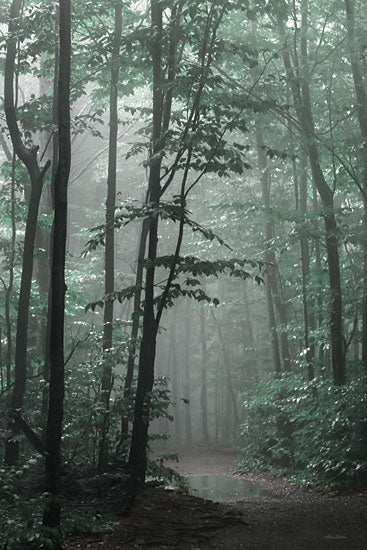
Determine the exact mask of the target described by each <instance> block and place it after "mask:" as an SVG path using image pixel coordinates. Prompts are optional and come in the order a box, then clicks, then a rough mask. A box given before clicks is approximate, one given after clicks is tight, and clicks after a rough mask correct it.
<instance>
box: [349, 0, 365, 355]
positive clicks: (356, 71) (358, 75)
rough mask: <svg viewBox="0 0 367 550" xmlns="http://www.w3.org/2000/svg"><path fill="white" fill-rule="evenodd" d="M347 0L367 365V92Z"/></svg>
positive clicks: (353, 11) (353, 15) (351, 14)
mask: <svg viewBox="0 0 367 550" xmlns="http://www.w3.org/2000/svg"><path fill="white" fill-rule="evenodd" d="M344 1H345V13H346V24H347V33H348V46H349V48H348V49H349V58H350V64H351V67H352V74H353V82H354V89H355V95H356V98H357V116H358V123H359V128H360V132H361V137H362V185H361V190H362V194H363V196H362V199H363V206H364V237H363V300H362V361H363V363H364V364H365V365H367V92H366V86H365V81H364V77H363V71H362V67H361V65H360V61H359V57H360V54H359V51H358V47H357V43H356V32H355V3H354V2H352V1H351V0H344Z"/></svg>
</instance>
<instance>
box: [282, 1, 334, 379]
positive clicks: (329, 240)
mask: <svg viewBox="0 0 367 550" xmlns="http://www.w3.org/2000/svg"><path fill="white" fill-rule="evenodd" d="M307 13H308V3H307V0H303V4H302V29H303V39H302V45H301V46H302V48H301V49H302V57H303V66H305V65H306V63H307V59H306V56H307V40H306V38H305V37H306V32H307V25H308V23H307ZM280 33H281V37H282V38H283V40H284V42H285V43H286V36H285V31H284V26H283V23H280ZM282 56H283V61H284V66H285V70H286V74H287V79H288V81H289V84H290V87H291V91H292V95H293V102H294V107H295V110H296V114H297V118H298V121H299V124H300V126H301V128H302V132H303V135H304V138H305V140H306V145H307V150H308V155H309V159H310V165H311V171H312V178H313V180H314V182H315V186H316V188H317V191H318V193H319V195H320V197H321V200H322V203H323V206H324V209H325V213H324V222H325V239H326V250H327V257H328V271H329V284H330V295H331V296H330V332H331V355H332V371H333V380H334V383H335V384H336V385H343V384H345V354H344V350H343V341H344V340H343V323H342V291H341V277H340V264H339V250H338V239H337V224H336V219H335V214H334V209H333V192H332V191H331V189H330V188H329V186H328V184H327V182H326V180H325V177H324V174H323V171H322V169H321V166H320V158H319V151H318V149H317V145H316V141H315V137H314V122H313V113H312V104H311V96H310V86H309V81H308V74H305V75H304V76H303V79H302V86H301V85H300V82H299V79H298V78H297V76H296V75H295V73H294V71H293V68H292V63H291V58H290V53H289V49H288V48H284V49H283V51H282Z"/></svg>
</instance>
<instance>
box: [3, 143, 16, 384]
mask: <svg viewBox="0 0 367 550" xmlns="http://www.w3.org/2000/svg"><path fill="white" fill-rule="evenodd" d="M15 164H16V157H15V153H14V151H13V157H12V169H11V183H10V185H11V190H10V217H11V245H10V258H9V283H8V285H7V287H6V289H5V325H6V386H7V387H9V386H10V384H11V365H12V360H13V358H12V347H13V346H12V344H13V339H12V323H11V315H10V303H11V297H12V293H13V287H14V264H15V244H16V235H17V229H16V224H15Z"/></svg>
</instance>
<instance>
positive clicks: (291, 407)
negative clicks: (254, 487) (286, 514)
mask: <svg viewBox="0 0 367 550" xmlns="http://www.w3.org/2000/svg"><path fill="white" fill-rule="evenodd" d="M241 453H242V460H241V466H242V467H244V468H252V469H253V468H257V469H267V470H271V471H273V472H275V471H277V472H278V473H283V474H288V475H289V474H291V475H294V476H296V477H297V478H298V479H302V480H305V481H308V482H312V483H315V484H320V483H321V484H329V485H344V484H354V485H367V376H366V374H357V375H355V376H354V377H353V379H352V380H351V381H350V383H349V385H347V386H342V387H336V386H334V385H332V383H331V381H330V380H325V379H321V378H315V379H314V380H312V381H311V382H306V381H305V380H304V378H303V377H302V376H300V375H294V374H286V375H283V376H282V377H280V378H279V379H277V380H273V381H269V382H261V383H260V384H259V385H258V386H257V388H256V390H255V392H254V391H252V392H251V394H245V395H244V422H243V424H242V426H241Z"/></svg>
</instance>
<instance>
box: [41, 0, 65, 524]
mask: <svg viewBox="0 0 367 550" xmlns="http://www.w3.org/2000/svg"><path fill="white" fill-rule="evenodd" d="M59 20H60V22H59V44H60V54H59V79H58V133H59V136H58V138H59V139H58V141H59V156H58V164H57V170H56V174H55V179H54V182H53V187H54V197H55V213H54V222H53V246H52V264H51V265H52V269H51V329H50V389H49V406H48V417H47V428H46V450H47V455H46V491H47V492H48V493H49V501H48V503H47V505H46V508H45V510H44V515H43V523H44V525H46V526H47V527H57V526H58V525H59V524H60V515H61V509H60V499H59V494H60V489H61V434H62V420H63V412H64V411H63V403H64V316H65V292H66V284H65V252H66V238H67V211H68V202H67V188H68V180H69V174H70V162H71V140H70V60H71V2H70V0H60V2H59Z"/></svg>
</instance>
